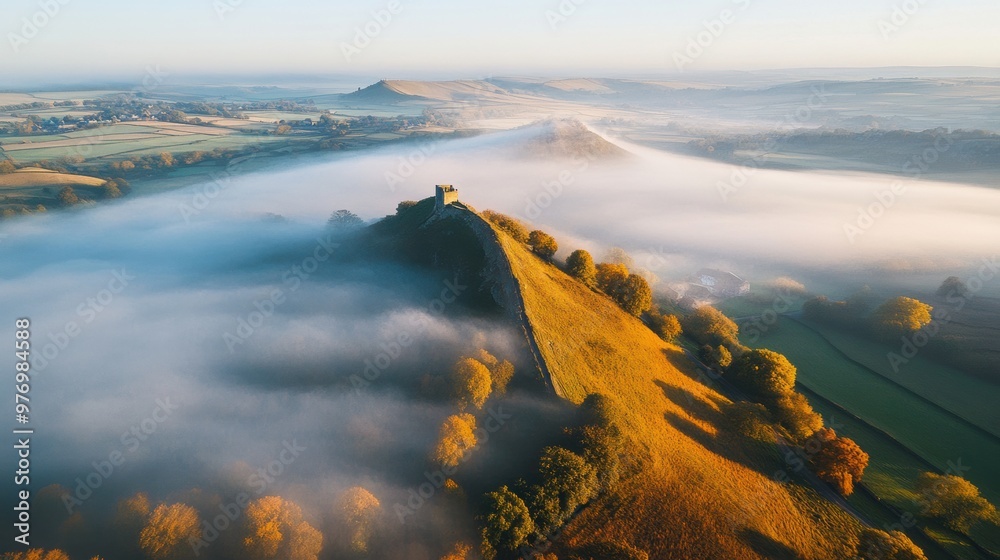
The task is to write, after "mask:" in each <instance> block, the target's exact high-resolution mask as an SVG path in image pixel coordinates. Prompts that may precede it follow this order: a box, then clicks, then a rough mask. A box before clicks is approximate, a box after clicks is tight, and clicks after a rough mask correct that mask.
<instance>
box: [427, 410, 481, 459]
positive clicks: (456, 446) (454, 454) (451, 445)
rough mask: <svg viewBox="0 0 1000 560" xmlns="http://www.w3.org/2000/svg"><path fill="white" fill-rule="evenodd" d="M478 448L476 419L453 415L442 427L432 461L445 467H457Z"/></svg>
mask: <svg viewBox="0 0 1000 560" xmlns="http://www.w3.org/2000/svg"><path fill="white" fill-rule="evenodd" d="M475 446H476V417H475V416H473V415H471V414H453V415H451V416H449V417H448V419H447V420H445V421H444V424H442V425H441V431H440V433H439V435H438V442H437V445H436V446H434V452H433V453H432V454H431V459H432V460H434V461H435V462H437V463H440V464H441V465H443V466H445V467H455V466H457V465H458V464H459V463H460V462H462V459H463V458H464V457H465V455H466V453H468V452H469V450H471V449H472V448H473V447H475Z"/></svg>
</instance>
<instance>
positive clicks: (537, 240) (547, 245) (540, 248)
mask: <svg viewBox="0 0 1000 560" xmlns="http://www.w3.org/2000/svg"><path fill="white" fill-rule="evenodd" d="M528 245H531V250H532V251H534V252H535V254H537V255H538V256H540V257H542V258H543V259H545V260H552V257H553V256H554V255H555V254H556V251H558V250H559V244H558V243H556V240H555V238H554V237H552V236H551V235H549V234H547V233H545V232H544V231H541V230H538V229H536V230H534V231H532V232H531V233H529V234H528Z"/></svg>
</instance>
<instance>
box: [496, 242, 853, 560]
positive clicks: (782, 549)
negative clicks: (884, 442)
mask: <svg viewBox="0 0 1000 560" xmlns="http://www.w3.org/2000/svg"><path fill="white" fill-rule="evenodd" d="M498 234H499V238H500V240H501V245H502V246H503V249H504V251H505V252H506V254H507V256H508V258H509V260H510V263H511V269H512V270H513V273H514V276H515V278H516V279H517V280H518V283H519V284H520V288H521V292H522V297H523V300H524V306H525V312H526V315H527V318H528V321H529V322H530V323H531V325H532V328H533V332H534V335H535V339H536V342H537V345H538V347H539V349H540V352H541V354H542V355H543V357H544V359H545V360H546V362H547V364H548V368H549V370H550V373H551V375H552V376H553V377H554V378H555V380H556V381H557V382H558V384H559V386H560V387H561V390H562V392H563V396H564V397H565V398H567V399H569V400H571V401H573V402H576V403H579V402H580V401H582V400H583V399H584V397H585V396H586V395H587V394H588V393H595V392H599V393H604V394H606V395H608V396H610V397H611V398H612V399H614V400H615V401H616V402H617V404H618V405H619V407H620V409H621V411H622V413H623V414H624V422H625V423H626V425H627V426H626V432H627V434H628V435H629V437H630V439H631V440H632V441H633V443H634V445H633V447H634V449H635V450H636V455H637V458H638V460H639V462H641V463H642V464H643V465H644V468H643V469H642V470H641V471H640V472H639V473H638V474H635V475H633V476H630V477H629V478H627V479H626V480H624V481H623V483H622V485H621V486H620V488H619V489H617V490H616V491H615V492H614V493H612V494H610V495H605V496H603V497H601V498H599V499H598V500H597V501H596V502H595V503H593V504H591V505H590V506H589V507H587V508H586V509H584V510H583V511H582V512H581V513H579V514H578V515H577V517H576V518H574V519H573V520H572V521H571V522H570V524H569V525H568V526H567V527H566V528H565V530H564V532H563V533H562V535H561V537H560V538H559V544H560V546H563V547H575V546H578V545H582V544H586V543H588V542H593V541H599V540H612V541H627V542H631V543H633V544H634V545H636V546H639V547H641V548H643V549H645V550H647V551H648V552H649V553H650V558H692V559H699V560H702V559H744V558H747V559H757V558H804V559H843V558H849V557H851V555H852V554H851V553H852V551H853V549H852V547H853V545H854V542H856V541H855V533H856V532H857V531H858V530H859V528H860V525H859V524H858V523H857V522H856V521H855V520H854V519H853V518H852V517H850V516H848V515H847V514H846V513H844V512H843V511H841V510H840V509H838V508H837V507H836V506H834V505H832V504H830V503H829V502H827V501H826V500H823V499H822V498H820V497H819V496H818V495H817V494H816V493H815V492H814V491H812V490H811V489H809V488H805V487H802V486H798V485H796V484H795V483H786V484H781V483H778V482H776V481H775V480H774V479H773V478H772V475H773V473H774V472H775V471H776V470H778V469H780V468H781V467H782V463H781V462H780V459H778V457H777V454H776V452H775V451H774V450H773V449H770V448H767V447H765V448H764V450H763V451H761V450H760V449H759V448H754V447H752V446H751V445H749V443H748V440H743V439H742V438H741V437H740V436H737V435H735V434H731V433H729V432H728V431H726V430H724V429H721V428H720V426H721V425H722V415H721V408H722V407H724V406H725V405H726V404H727V403H728V401H727V399H726V398H725V397H723V396H721V395H720V394H718V393H717V392H715V391H714V390H712V389H711V388H709V387H707V386H706V385H703V384H702V383H700V382H698V381H696V380H695V379H694V378H692V377H690V376H694V375H695V374H694V371H693V365H692V364H690V363H689V361H688V360H687V359H686V358H685V357H684V355H683V353H682V352H681V350H680V348H679V347H676V346H673V345H669V344H667V343H665V342H663V341H662V340H660V339H659V338H658V337H656V336H655V335H654V334H653V333H652V332H651V331H650V330H649V329H648V328H646V327H645V326H644V325H643V324H642V323H641V322H640V321H638V320H637V319H635V318H633V317H631V316H628V315H626V314H625V313H623V312H622V311H621V310H619V308H618V307H617V306H615V305H614V304H613V303H612V302H611V301H610V300H609V299H607V298H606V297H604V296H603V295H600V294H597V293H594V292H592V291H591V290H589V289H588V288H586V287H584V286H583V285H582V284H580V283H579V282H577V281H576V280H574V279H572V278H570V277H569V276H567V275H566V274H564V273H563V272H562V271H560V270H559V269H557V268H556V267H554V266H552V265H551V264H548V263H545V262H543V261H542V260H540V259H539V258H538V257H536V256H535V255H534V254H532V253H531V252H530V251H529V250H528V249H527V248H526V247H525V246H523V245H521V244H520V243H518V242H516V241H514V240H513V239H512V238H510V237H509V236H507V235H506V234H504V233H502V232H498ZM679 368H683V369H684V370H685V371H682V370H681V369H679ZM755 449H756V451H755Z"/></svg>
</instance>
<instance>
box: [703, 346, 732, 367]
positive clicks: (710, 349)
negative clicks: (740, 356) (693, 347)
mask: <svg viewBox="0 0 1000 560" xmlns="http://www.w3.org/2000/svg"><path fill="white" fill-rule="evenodd" d="M698 358H699V359H700V360H701V361H702V362H704V363H705V365H706V366H708V367H710V368H712V369H725V368H727V367H729V365H730V364H732V363H733V355H732V353H730V352H729V350H728V349H727V348H726V347H725V346H723V345H721V344H720V345H718V346H712V345H710V344H706V345H704V346H702V347H701V349H700V350H698Z"/></svg>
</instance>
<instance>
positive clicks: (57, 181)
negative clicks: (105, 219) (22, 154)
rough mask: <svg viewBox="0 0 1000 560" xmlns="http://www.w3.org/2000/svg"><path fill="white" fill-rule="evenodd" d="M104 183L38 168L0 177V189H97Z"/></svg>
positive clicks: (102, 180)
mask: <svg viewBox="0 0 1000 560" xmlns="http://www.w3.org/2000/svg"><path fill="white" fill-rule="evenodd" d="M104 182H105V181H104V179H99V178H97V177H89V176H87V175H73V174H71V173H59V172H58V171H52V170H49V169H42V168H40V167H26V168H24V169H18V170H17V171H15V172H13V173H7V174H3V175H0V189H17V188H25V187H50V186H60V187H62V186H86V187H99V186H101V185H103V184H104Z"/></svg>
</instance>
